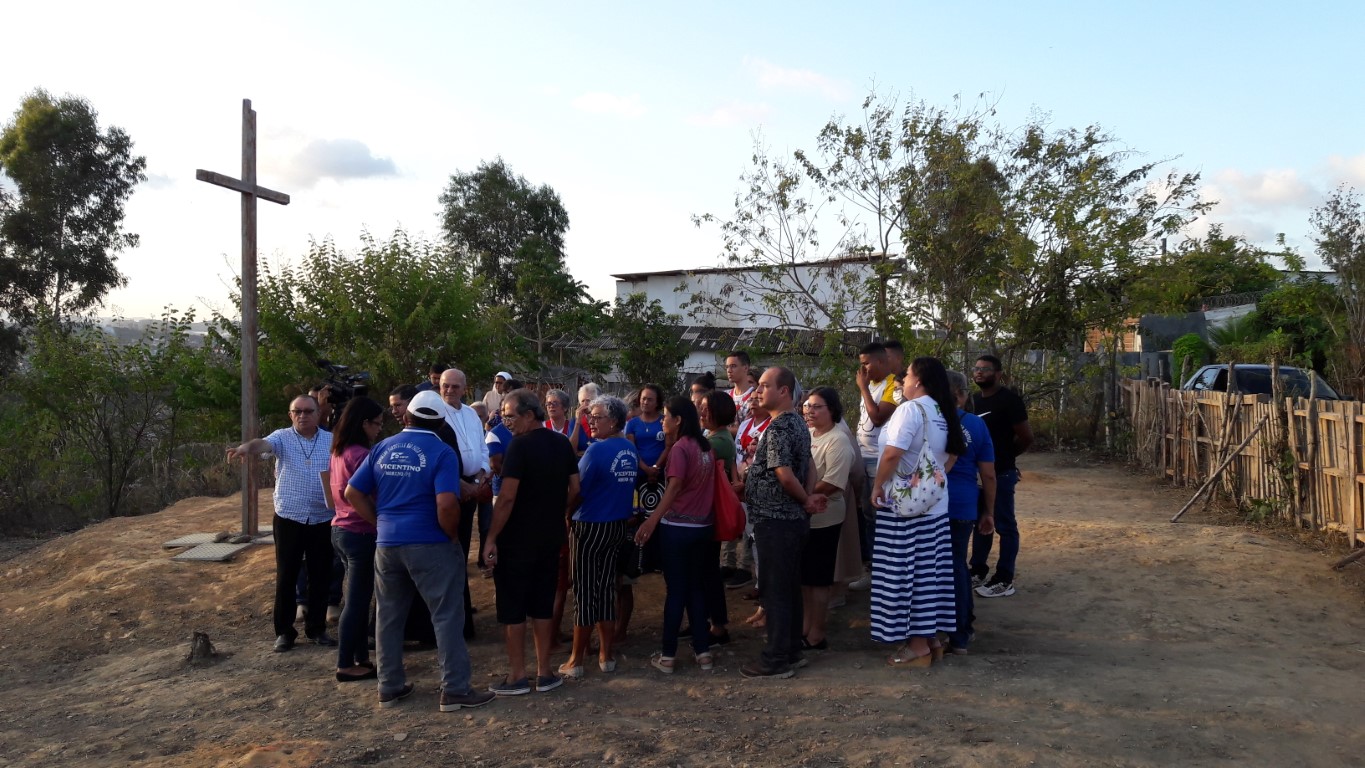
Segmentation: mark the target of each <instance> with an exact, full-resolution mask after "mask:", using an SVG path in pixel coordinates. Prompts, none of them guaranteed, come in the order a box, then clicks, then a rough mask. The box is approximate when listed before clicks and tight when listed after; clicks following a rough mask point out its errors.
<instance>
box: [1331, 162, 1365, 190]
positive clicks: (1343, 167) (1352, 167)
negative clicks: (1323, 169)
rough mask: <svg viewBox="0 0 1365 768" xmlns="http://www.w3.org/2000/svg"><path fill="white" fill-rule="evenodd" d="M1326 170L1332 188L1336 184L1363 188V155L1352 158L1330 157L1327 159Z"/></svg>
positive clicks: (1364, 180) (1364, 183)
mask: <svg viewBox="0 0 1365 768" xmlns="http://www.w3.org/2000/svg"><path fill="white" fill-rule="evenodd" d="M1327 169H1328V172H1329V174H1330V175H1331V177H1332V178H1331V181H1332V186H1334V187H1335V186H1337V185H1338V184H1350V185H1351V186H1353V187H1357V188H1360V187H1365V155H1356V156H1354V157H1342V156H1341V155H1332V156H1331V157H1329V158H1327Z"/></svg>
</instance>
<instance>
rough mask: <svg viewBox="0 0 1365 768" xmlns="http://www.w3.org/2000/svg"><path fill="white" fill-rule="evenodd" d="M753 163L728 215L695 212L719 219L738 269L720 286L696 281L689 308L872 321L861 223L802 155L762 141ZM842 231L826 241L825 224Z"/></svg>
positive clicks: (696, 312)
mask: <svg viewBox="0 0 1365 768" xmlns="http://www.w3.org/2000/svg"><path fill="white" fill-rule="evenodd" d="M751 162H752V165H751V167H750V168H749V170H747V171H746V172H745V173H744V174H743V175H742V176H741V177H740V182H741V184H742V185H743V189H742V191H741V192H740V193H738V194H737V195H736V196H735V211H734V214H733V216H731V217H730V218H728V219H725V218H721V217H719V216H716V215H714V214H709V213H708V214H702V215H699V216H694V217H693V219H692V220H693V223H694V224H696V225H697V226H698V227H700V226H702V225H703V224H715V225H717V226H718V227H719V229H720V233H721V238H722V241H723V251H722V254H721V261H722V263H723V264H724V265H725V266H727V267H732V268H735V271H734V272H729V273H726V274H725V275H724V278H723V283H722V284H721V285H720V286H719V287H718V289H716V290H709V289H708V287H707V286H705V285H696V284H692V285H689V286H687V287H686V288H684V289H683V290H688V296H687V298H686V300H685V301H684V304H683V306H684V308H685V309H686V310H687V312H688V313H689V314H690V315H692V316H693V317H705V316H710V317H720V318H723V319H726V320H728V321H730V322H733V323H736V324H745V325H754V324H757V325H761V326H765V327H779V328H797V329H805V330H822V331H823V330H828V331H831V332H842V331H845V330H850V329H852V328H865V327H868V326H870V325H871V322H869V320H870V319H871V314H872V306H873V294H872V292H871V290H870V287H871V285H870V284H871V282H872V281H871V279H870V277H871V274H872V272H871V270H870V269H869V266H870V264H869V259H868V258H867V255H866V254H865V253H859V252H858V250H857V249H856V248H855V247H854V246H855V245H856V244H857V242H858V241H857V239H856V238H855V237H854V234H855V232H854V227H853V224H852V222H851V221H849V220H848V219H847V218H846V217H844V216H843V215H841V214H840V213H839V212H838V211H837V210H836V209H834V208H833V207H832V206H831V204H832V203H833V202H834V200H833V199H832V198H831V196H830V195H828V194H827V193H826V192H824V191H822V190H821V189H820V187H819V184H818V182H817V181H815V180H814V179H812V177H811V174H810V173H809V172H808V171H807V170H806V169H805V168H804V167H803V164H802V163H801V162H800V161H797V162H785V161H783V160H781V159H780V158H774V157H772V156H770V155H769V154H767V152H766V150H765V149H764V148H763V146H762V144H761V142H756V146H755V149H754V153H753V155H752V157H751ZM826 225H827V227H828V228H830V229H833V230H834V231H835V232H836V235H835V236H834V237H832V238H831V240H829V241H826V240H825V239H824V237H823V236H822V235H821V234H820V229H821V227H822V226H826Z"/></svg>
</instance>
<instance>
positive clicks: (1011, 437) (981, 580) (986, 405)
mask: <svg viewBox="0 0 1365 768" xmlns="http://www.w3.org/2000/svg"><path fill="white" fill-rule="evenodd" d="M1000 373H1001V366H1000V358H998V357H996V356H994V355H982V356H981V357H978V358H977V359H976V365H975V366H974V367H973V368H972V379H973V380H974V381H975V382H976V385H977V386H978V387H980V388H981V391H980V392H978V393H976V394H974V395H972V411H973V412H974V413H976V415H977V416H980V417H981V420H982V421H984V422H986V428H987V429H989V430H990V433H991V442H992V443H994V444H995V532H996V533H998V534H1000V557H999V559H998V560H997V561H996V563H995V575H994V576H991V578H990V579H989V580H987V579H986V574H987V573H989V572H990V569H989V568H988V567H987V565H986V559H987V558H988V557H990V554H991V544H992V543H993V540H994V536H993V535H992V534H989V533H981V532H980V531H977V532H976V533H974V534H973V535H972V559H971V563H970V564H969V570H970V571H971V574H972V583H973V585H974V586H975V587H976V594H978V595H980V596H981V597H1009V596H1010V595H1012V594H1014V561H1015V559H1016V558H1017V557H1018V556H1019V523H1018V521H1017V520H1015V517H1014V486H1015V485H1016V484H1017V483H1018V482H1019V468H1018V466H1017V465H1016V464H1015V457H1017V456H1018V455H1019V454H1021V453H1023V452H1024V451H1027V450H1028V447H1029V446H1030V445H1032V444H1033V430H1032V429H1030V428H1029V424H1028V409H1027V408H1026V407H1025V406H1024V401H1023V400H1022V399H1021V398H1020V397H1019V395H1017V394H1015V393H1014V391H1013V390H1010V389H1006V388H1004V387H1003V386H1001V385H1000Z"/></svg>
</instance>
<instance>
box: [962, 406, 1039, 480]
mask: <svg viewBox="0 0 1365 768" xmlns="http://www.w3.org/2000/svg"><path fill="white" fill-rule="evenodd" d="M972 411H973V412H974V413H975V414H976V415H977V416H980V417H981V420H982V421H984V422H986V429H988V430H990V432H991V442H992V443H994V444H995V471H996V472H1008V471H1010V470H1013V469H1014V468H1015V463H1014V459H1015V457H1016V454H1015V452H1014V425H1016V424H1022V423H1024V422H1026V421H1028V408H1026V407H1025V406H1024V401H1023V399H1022V398H1020V397H1019V395H1017V394H1015V393H1014V390H1012V389H1006V388H1004V387H1001V388H1000V389H999V390H998V391H996V393H995V394H994V395H991V396H990V397H983V396H982V394H981V393H980V392H977V393H975V394H973V395H972Z"/></svg>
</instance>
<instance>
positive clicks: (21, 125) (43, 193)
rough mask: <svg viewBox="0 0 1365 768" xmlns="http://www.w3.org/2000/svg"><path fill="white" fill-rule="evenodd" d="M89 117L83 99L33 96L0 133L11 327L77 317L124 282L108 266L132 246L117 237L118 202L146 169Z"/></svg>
mask: <svg viewBox="0 0 1365 768" xmlns="http://www.w3.org/2000/svg"><path fill="white" fill-rule="evenodd" d="M97 117H98V116H97V114H96V112H95V109H94V108H93V107H92V106H91V105H90V103H89V102H87V101H86V100H84V99H80V98H76V97H70V96H68V97H66V98H62V99H54V98H53V97H52V96H51V95H50V94H48V93H47V92H46V91H44V90H41V89H39V90H36V91H34V92H33V93H31V94H29V96H27V97H26V98H25V99H24V101H23V103H22V105H21V106H20V107H19V109H18V110H17V111H16V112H15V113H14V120H13V122H11V123H9V124H8V125H6V126H5V127H4V130H3V132H0V170H3V171H4V174H5V175H6V176H8V177H9V178H10V179H11V180H12V181H13V182H14V186H15V188H16V190H17V194H16V196H15V200H14V201H13V203H12V204H10V205H7V206H3V207H0V241H3V242H4V243H5V247H4V249H3V251H0V259H3V261H4V265H3V267H0V275H3V276H4V277H5V278H6V280H7V285H8V288H7V289H6V290H5V292H4V293H3V294H0V296H3V299H4V306H3V307H0V309H3V310H4V311H5V312H6V313H7V314H8V315H9V316H10V317H11V318H13V319H14V320H16V321H18V322H19V323H20V324H25V325H27V324H31V323H32V322H33V321H34V319H35V318H37V317H40V316H50V317H52V318H54V319H56V320H58V321H60V320H62V319H63V318H65V317H67V316H69V315H72V314H75V313H80V312H83V311H85V310H88V309H90V308H92V307H94V306H96V305H98V304H99V302H100V301H101V299H103V297H104V295H105V294H106V293H108V291H109V290H110V289H112V288H117V287H119V286H122V285H123V284H124V283H125V282H126V281H125V278H124V277H123V276H122V275H121V274H120V273H119V271H118V267H117V265H116V263H115V262H116V259H117V255H118V253H119V252H120V251H123V250H124V249H126V248H131V247H133V246H136V245H137V242H138V238H137V235H135V234H132V233H129V232H125V231H123V216H124V203H125V202H127V200H128V198H129V197H130V196H131V195H132V193H133V189H134V187H135V186H136V185H137V184H138V182H141V181H144V180H145V179H146V176H145V174H144V170H145V169H146V166H147V162H146V160H145V159H144V158H143V157H141V156H134V155H133V153H132V149H133V142H132V139H131V138H129V137H128V134H127V133H125V132H124V131H123V130H121V129H119V128H114V127H110V128H108V129H106V130H103V131H102V130H100V127H99V122H98V119H97Z"/></svg>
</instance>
